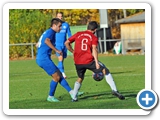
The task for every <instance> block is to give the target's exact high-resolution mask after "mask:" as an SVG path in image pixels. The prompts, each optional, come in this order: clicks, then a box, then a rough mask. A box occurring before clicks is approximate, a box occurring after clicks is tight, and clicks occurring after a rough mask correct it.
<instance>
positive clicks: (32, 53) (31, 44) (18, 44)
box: [9, 43, 36, 59]
mask: <svg viewBox="0 0 160 120" xmlns="http://www.w3.org/2000/svg"><path fill="white" fill-rule="evenodd" d="M35 44H36V43H17V44H9V46H22V45H30V46H31V56H32V59H34V51H33V46H34V45H35Z"/></svg>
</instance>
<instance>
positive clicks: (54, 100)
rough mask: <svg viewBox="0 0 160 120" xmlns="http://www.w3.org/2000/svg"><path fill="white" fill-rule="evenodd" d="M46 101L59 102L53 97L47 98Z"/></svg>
mask: <svg viewBox="0 0 160 120" xmlns="http://www.w3.org/2000/svg"><path fill="white" fill-rule="evenodd" d="M47 101H48V102H59V100H58V99H57V98H55V97H48V98H47Z"/></svg>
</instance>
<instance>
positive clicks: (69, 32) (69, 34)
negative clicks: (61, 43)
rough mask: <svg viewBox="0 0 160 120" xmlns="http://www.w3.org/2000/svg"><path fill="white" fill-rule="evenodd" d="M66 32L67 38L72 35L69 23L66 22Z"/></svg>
mask: <svg viewBox="0 0 160 120" xmlns="http://www.w3.org/2000/svg"><path fill="white" fill-rule="evenodd" d="M67 34H68V38H70V37H71V36H72V34H71V30H70V26H69V24H68V28H67Z"/></svg>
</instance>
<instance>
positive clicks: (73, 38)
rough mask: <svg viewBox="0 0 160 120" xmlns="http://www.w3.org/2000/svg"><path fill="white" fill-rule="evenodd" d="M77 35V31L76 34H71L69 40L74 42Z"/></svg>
mask: <svg viewBox="0 0 160 120" xmlns="http://www.w3.org/2000/svg"><path fill="white" fill-rule="evenodd" d="M76 36H77V33H76V34H74V35H73V36H71V37H70V38H68V40H69V41H70V42H71V43H72V42H74V41H75V39H76Z"/></svg>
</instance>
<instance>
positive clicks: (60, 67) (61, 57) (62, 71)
mask: <svg viewBox="0 0 160 120" xmlns="http://www.w3.org/2000/svg"><path fill="white" fill-rule="evenodd" d="M56 49H58V50H60V51H62V53H63V54H65V53H64V51H63V47H62V46H56ZM56 56H57V57H58V65H57V67H58V69H59V70H60V71H61V73H62V75H63V77H64V78H65V79H66V78H67V77H66V75H65V73H64V65H63V62H64V57H63V56H64V55H60V54H59V53H56Z"/></svg>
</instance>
